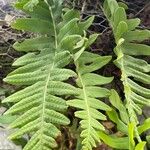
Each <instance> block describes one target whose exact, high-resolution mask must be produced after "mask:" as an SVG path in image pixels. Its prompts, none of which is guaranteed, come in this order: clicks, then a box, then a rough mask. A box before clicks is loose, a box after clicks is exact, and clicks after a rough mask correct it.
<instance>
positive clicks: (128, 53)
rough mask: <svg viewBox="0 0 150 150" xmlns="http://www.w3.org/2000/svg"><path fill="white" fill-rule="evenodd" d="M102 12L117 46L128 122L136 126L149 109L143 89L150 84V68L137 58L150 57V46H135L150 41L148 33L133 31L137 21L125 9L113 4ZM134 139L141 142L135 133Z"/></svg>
mask: <svg viewBox="0 0 150 150" xmlns="http://www.w3.org/2000/svg"><path fill="white" fill-rule="evenodd" d="M104 12H105V15H106V17H107V18H108V20H109V22H110V25H111V27H112V29H113V33H114V37H115V41H116V45H117V46H116V47H115V49H114V51H115V53H116V55H117V59H116V60H115V61H114V62H115V64H116V65H117V66H118V67H119V68H120V70H121V72H122V75H121V80H122V82H123V85H124V93H125V100H126V108H127V109H128V113H129V117H130V122H134V123H135V124H136V125H137V124H138V123H139V122H138V118H137V114H139V115H140V114H141V113H142V107H143V106H150V89H149V88H147V87H144V84H150V75H149V73H150V64H148V62H147V61H145V60H143V59H141V58H137V56H140V55H143V56H149V55H150V46H148V45H145V44H137V43H136V42H138V43H139V42H141V41H143V40H146V39H148V38H150V31H149V30H138V29H136V27H137V26H138V25H139V24H140V20H139V19H127V16H126V12H125V9H124V8H123V7H120V6H119V5H118V3H117V2H116V1H115V0H106V1H105V3H104ZM135 130H137V129H136V128H135ZM136 136H137V138H138V140H139V142H140V141H141V140H140V137H139V136H138V133H137V131H136Z"/></svg>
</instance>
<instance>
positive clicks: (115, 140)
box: [98, 132, 129, 149]
mask: <svg viewBox="0 0 150 150" xmlns="http://www.w3.org/2000/svg"><path fill="white" fill-rule="evenodd" d="M98 135H99V137H100V139H102V140H103V141H104V143H107V145H109V146H110V147H112V148H115V149H128V147H129V146H128V143H129V139H128V138H127V137H122V138H119V137H116V136H108V135H107V134H105V133H104V132H98Z"/></svg>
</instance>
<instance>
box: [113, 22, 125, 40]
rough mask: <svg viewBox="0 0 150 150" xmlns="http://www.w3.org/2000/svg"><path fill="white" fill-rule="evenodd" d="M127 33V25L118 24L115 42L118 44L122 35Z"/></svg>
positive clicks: (123, 23)
mask: <svg viewBox="0 0 150 150" xmlns="http://www.w3.org/2000/svg"><path fill="white" fill-rule="evenodd" d="M127 31H128V25H127V24H126V22H124V21H121V22H119V24H118V26H117V28H116V33H115V37H116V42H118V41H119V39H120V38H121V37H122V36H123V34H124V33H125V32H127Z"/></svg>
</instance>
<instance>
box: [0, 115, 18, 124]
mask: <svg viewBox="0 0 150 150" xmlns="http://www.w3.org/2000/svg"><path fill="white" fill-rule="evenodd" d="M15 119H17V116H12V115H2V116H0V124H10V123H12V122H13V121H14V120H15Z"/></svg>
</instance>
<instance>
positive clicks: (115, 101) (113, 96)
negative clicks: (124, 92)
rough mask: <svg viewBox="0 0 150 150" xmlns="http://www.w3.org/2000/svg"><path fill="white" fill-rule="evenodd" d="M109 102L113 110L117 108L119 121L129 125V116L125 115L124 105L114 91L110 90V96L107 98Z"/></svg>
mask: <svg viewBox="0 0 150 150" xmlns="http://www.w3.org/2000/svg"><path fill="white" fill-rule="evenodd" d="M109 100H110V102H111V104H112V105H113V106H114V107H115V108H117V110H118V111H119V113H120V117H121V120H122V121H123V122H124V123H126V124H128V123H129V116H128V114H127V110H126V108H125V106H124V104H123V103H122V101H121V99H120V97H119V95H118V93H117V92H116V91H115V90H111V95H110V97H109Z"/></svg>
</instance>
